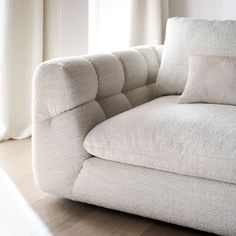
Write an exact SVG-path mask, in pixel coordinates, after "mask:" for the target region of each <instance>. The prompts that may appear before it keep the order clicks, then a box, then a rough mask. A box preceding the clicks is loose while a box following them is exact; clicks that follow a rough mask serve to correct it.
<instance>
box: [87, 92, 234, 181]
mask: <svg viewBox="0 0 236 236" xmlns="http://www.w3.org/2000/svg"><path fill="white" fill-rule="evenodd" d="M178 98H179V96H163V97H160V98H157V99H154V100H152V101H150V102H148V103H145V104H143V105H141V106H138V107H136V108H133V109H131V110H129V111H126V112H123V113H121V114H119V115H117V116H114V117H112V118H110V119H108V120H106V121H104V122H102V123H100V124H99V125H97V126H96V127H95V128H93V129H92V130H91V131H90V132H89V133H88V135H87V136H86V138H85V141H84V147H85V149H86V150H87V151H88V152H89V153H91V154H92V155H93V156H96V157H100V158H103V159H106V160H111V161H116V162H121V163H126V164H131V165H138V166H143V167H148V168H154V169H157V170H164V171H168V172H174V173H178V174H183V175H189V176H197V177H204V178H208V179H215V180H219V181H224V182H229V183H234V184H236V108H235V107H234V106H222V105H215V104H178ZM114 134H115V135H114Z"/></svg>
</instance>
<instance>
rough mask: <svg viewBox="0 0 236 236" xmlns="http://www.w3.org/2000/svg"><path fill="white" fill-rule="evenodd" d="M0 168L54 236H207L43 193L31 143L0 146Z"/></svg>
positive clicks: (198, 232) (19, 142) (12, 142)
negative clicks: (36, 178)
mask: <svg viewBox="0 0 236 236" xmlns="http://www.w3.org/2000/svg"><path fill="white" fill-rule="evenodd" d="M0 166H1V167H2V168H3V169H4V170H5V172H6V173H7V174H8V176H9V177H10V178H11V179H12V181H13V182H14V184H15V185H16V187H17V188H18V189H19V190H20V192H21V193H22V195H23V197H24V198H25V199H26V201H27V202H28V203H29V204H30V205H31V207H32V209H33V210H34V211H35V212H36V214H37V215H38V216H39V217H40V218H41V220H42V221H43V222H44V223H45V224H46V225H47V227H48V228H49V230H50V231H51V232H52V233H53V234H54V235H59V236H77V235H83V236H87V235H88V236H93V235H95V236H110V235H115V236H118V235H122V236H123V235H125V236H136V235H140V236H152V235H153V236H154V235H160V236H170V235H171V236H173V235H176V236H178V235H179V236H200V235H206V236H207V235H210V234H207V233H204V232H200V231H195V230H192V229H188V228H184V227H180V226H176V225H172V224H167V223H164V222H160V221H155V220H152V219H147V218H142V217H139V216H135V215H130V214H126V213H123V212H118V211H113V210H109V209H105V208H100V207H97V206H92V205H88V204H83V203H79V202H73V201H70V200H66V199H61V198H58V197H55V196H52V195H49V194H46V193H44V192H42V191H41V190H39V189H38V188H37V187H36V186H35V183H34V180H33V174H32V160H31V140H30V139H25V140H21V141H18V140H11V141H7V142H2V143H0Z"/></svg>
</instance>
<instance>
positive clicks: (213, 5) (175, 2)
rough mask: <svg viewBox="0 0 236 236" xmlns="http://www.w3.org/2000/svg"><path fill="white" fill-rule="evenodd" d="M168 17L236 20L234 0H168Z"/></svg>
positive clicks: (235, 3) (235, 0)
mask: <svg viewBox="0 0 236 236" xmlns="http://www.w3.org/2000/svg"><path fill="white" fill-rule="evenodd" d="M169 10H170V17H173V16H187V17H194V18H206V19H233V20H236V0H170V2H169Z"/></svg>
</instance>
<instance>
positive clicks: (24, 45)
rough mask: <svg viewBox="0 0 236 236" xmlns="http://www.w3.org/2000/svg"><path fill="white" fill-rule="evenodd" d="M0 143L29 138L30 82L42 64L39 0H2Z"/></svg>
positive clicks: (41, 22)
mask: <svg viewBox="0 0 236 236" xmlns="http://www.w3.org/2000/svg"><path fill="white" fill-rule="evenodd" d="M0 14H1V15H0V23H1V26H3V27H1V32H0V34H1V36H0V37H1V41H0V76H1V77H0V140H6V139H9V138H15V139H21V138H25V137H28V136H29V135H30V124H31V113H30V110H31V81H32V75H33V72H34V69H35V67H36V66H37V65H38V64H39V63H40V62H41V61H42V38H43V0H35V1H29V0H21V1H15V0H6V1H4V0H2V1H1V13H0Z"/></svg>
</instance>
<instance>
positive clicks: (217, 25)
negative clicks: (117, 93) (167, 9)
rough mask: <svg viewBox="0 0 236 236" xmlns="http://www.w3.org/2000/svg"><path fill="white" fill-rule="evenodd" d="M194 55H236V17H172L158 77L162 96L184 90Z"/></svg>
mask: <svg viewBox="0 0 236 236" xmlns="http://www.w3.org/2000/svg"><path fill="white" fill-rule="evenodd" d="M191 55H205V56H209V55H216V56H230V57H236V21H232V20H225V21H219V20H198V19H192V18H184V17H181V18H171V19H169V20H168V23H167V30H166V39H165V45H164V51H163V55H162V62H161V67H160V71H159V75H158V78H157V92H158V95H159V96H160V95H171V94H182V92H183V90H184V87H185V83H186V81H187V75H188V58H189V56H191Z"/></svg>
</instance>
